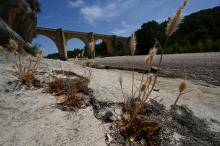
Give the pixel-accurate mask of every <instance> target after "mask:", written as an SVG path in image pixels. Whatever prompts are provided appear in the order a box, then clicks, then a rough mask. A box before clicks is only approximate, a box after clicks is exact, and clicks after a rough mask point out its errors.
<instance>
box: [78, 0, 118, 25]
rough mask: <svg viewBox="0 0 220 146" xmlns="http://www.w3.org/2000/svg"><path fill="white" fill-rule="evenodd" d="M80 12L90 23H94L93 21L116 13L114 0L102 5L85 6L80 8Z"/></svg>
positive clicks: (105, 18)
mask: <svg viewBox="0 0 220 146" xmlns="http://www.w3.org/2000/svg"><path fill="white" fill-rule="evenodd" d="M80 13H81V15H82V16H83V17H84V18H85V19H86V20H87V21H88V22H89V23H90V24H94V22H95V21H100V20H107V19H109V18H111V17H113V16H116V15H118V13H117V11H116V3H114V2H112V3H109V4H108V5H105V6H103V7H101V6H98V5H92V6H85V7H83V8H81V10H80Z"/></svg>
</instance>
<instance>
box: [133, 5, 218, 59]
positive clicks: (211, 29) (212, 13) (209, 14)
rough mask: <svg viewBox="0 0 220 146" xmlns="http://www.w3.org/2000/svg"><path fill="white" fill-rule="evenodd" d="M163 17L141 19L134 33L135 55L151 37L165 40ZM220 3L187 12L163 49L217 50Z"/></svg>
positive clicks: (141, 52) (143, 51) (148, 44)
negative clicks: (151, 19) (155, 19)
mask: <svg viewBox="0 0 220 146" xmlns="http://www.w3.org/2000/svg"><path fill="white" fill-rule="evenodd" d="M166 25H167V21H165V22H162V23H158V22H156V21H154V20H153V21H150V22H147V23H144V24H143V25H142V26H141V28H140V29H138V30H137V31H136V32H135V34H136V37H137V51H136V54H137V55H144V54H146V53H148V51H149V49H150V48H152V47H153V44H154V42H155V39H157V40H159V41H160V42H164V40H165V34H164V31H165V27H166ZM219 26H220V6H218V7H215V8H212V9H206V10H202V11H199V12H196V13H193V14H190V15H188V16H186V17H185V18H184V22H183V23H182V24H181V25H180V27H179V29H178V30H177V32H175V34H174V35H173V37H172V38H171V39H170V40H169V41H168V44H167V48H166V49H165V50H164V53H167V54H169V53H195V52H217V51H220V27H219Z"/></svg>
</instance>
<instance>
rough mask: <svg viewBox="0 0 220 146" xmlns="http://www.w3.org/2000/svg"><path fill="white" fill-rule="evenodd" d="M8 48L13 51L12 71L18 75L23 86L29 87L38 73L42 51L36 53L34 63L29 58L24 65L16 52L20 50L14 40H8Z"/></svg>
mask: <svg viewBox="0 0 220 146" xmlns="http://www.w3.org/2000/svg"><path fill="white" fill-rule="evenodd" d="M8 46H9V47H10V48H11V49H12V50H13V51H14V55H15V64H14V65H13V69H14V70H15V72H16V74H17V75H18V79H19V80H20V82H21V83H22V84H24V85H27V86H29V87H30V86H31V85H32V83H33V79H34V75H36V74H37V73H38V65H39V63H40V61H41V59H42V50H41V51H39V52H38V54H37V58H36V60H35V61H34V60H33V59H32V58H31V57H29V58H28V59H29V62H28V63H27V64H26V63H25V61H24V59H23V58H22V56H21V54H20V53H19V52H18V51H19V50H20V49H19V47H18V44H17V42H16V41H15V40H12V39H11V40H9V44H8Z"/></svg>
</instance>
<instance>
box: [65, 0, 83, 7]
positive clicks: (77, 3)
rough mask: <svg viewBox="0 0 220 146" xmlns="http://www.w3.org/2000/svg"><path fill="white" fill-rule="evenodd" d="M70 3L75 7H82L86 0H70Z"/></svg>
mask: <svg viewBox="0 0 220 146" xmlns="http://www.w3.org/2000/svg"><path fill="white" fill-rule="evenodd" d="M68 5H69V6H70V7H73V8H76V7H82V6H83V5H84V2H83V0H75V1H69V2H68Z"/></svg>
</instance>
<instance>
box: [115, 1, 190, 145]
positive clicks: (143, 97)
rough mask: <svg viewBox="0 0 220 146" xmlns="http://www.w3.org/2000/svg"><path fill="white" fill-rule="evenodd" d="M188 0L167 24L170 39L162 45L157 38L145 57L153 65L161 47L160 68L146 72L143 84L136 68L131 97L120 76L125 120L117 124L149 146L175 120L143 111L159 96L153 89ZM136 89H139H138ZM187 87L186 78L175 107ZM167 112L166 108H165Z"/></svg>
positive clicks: (146, 65) (128, 135) (148, 64)
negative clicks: (137, 75)
mask: <svg viewBox="0 0 220 146" xmlns="http://www.w3.org/2000/svg"><path fill="white" fill-rule="evenodd" d="M187 2H188V0H185V1H184V3H183V4H182V5H181V6H180V8H179V9H178V11H177V12H176V13H175V15H174V16H173V17H172V18H171V19H170V21H169V22H168V24H167V27H166V35H167V39H166V41H165V42H164V45H163V46H162V45H161V44H160V42H159V41H158V40H156V41H155V44H154V47H153V48H152V49H151V50H150V52H149V54H148V55H147V56H146V58H145V60H144V66H145V68H147V67H149V69H150V68H152V67H153V66H152V64H153V61H154V59H155V56H156V53H157V50H158V49H160V50H161V57H160V60H159V63H158V65H157V67H156V68H157V71H156V72H154V73H151V74H149V75H145V74H143V75H142V79H141V82H140V85H139V86H136V85H135V84H134V71H133V76H132V92H131V95H129V96H127V95H126V94H125V93H124V91H123V79H122V77H121V76H120V77H119V83H120V88H121V91H122V94H123V96H124V104H123V106H122V110H121V119H120V120H118V121H116V126H117V127H118V129H119V131H120V133H121V134H122V135H124V136H125V138H126V139H128V141H130V142H134V141H145V143H146V144H147V145H150V146H154V145H156V143H155V138H156V137H157V135H158V133H157V132H158V130H159V129H160V128H161V127H163V126H164V125H165V124H166V123H168V122H170V121H171V120H172V118H171V116H170V115H167V114H166V113H164V117H161V115H160V116H156V115H154V114H153V113H152V112H150V113H149V112H146V113H145V114H143V110H144V109H145V108H146V107H149V106H151V102H152V101H154V100H155V99H157V98H158V97H159V96H157V97H153V98H150V95H151V93H152V91H153V90H154V88H155V85H156V82H157V79H158V72H159V69H160V66H161V63H162V59H163V49H164V48H165V47H166V43H167V41H168V39H169V37H170V36H171V35H172V34H173V33H174V32H175V31H176V30H177V28H178V27H179V24H180V22H182V20H183V18H182V17H181V12H182V10H183V8H184V7H185V6H186V4H187ZM134 38H135V37H134V34H133V35H132V37H131V40H130V41H131V45H130V46H131V52H132V56H133V55H134V50H135V47H136V45H134V44H136V43H135V42H134V40H135V39H134ZM135 88H136V90H134V89H135ZM185 89H186V81H182V82H181V84H180V86H179V95H178V97H177V99H176V101H175V102H174V104H173V107H175V106H176V103H177V101H178V99H179V98H180V96H181V95H182V94H183V92H184V91H185ZM161 112H164V111H161Z"/></svg>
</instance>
